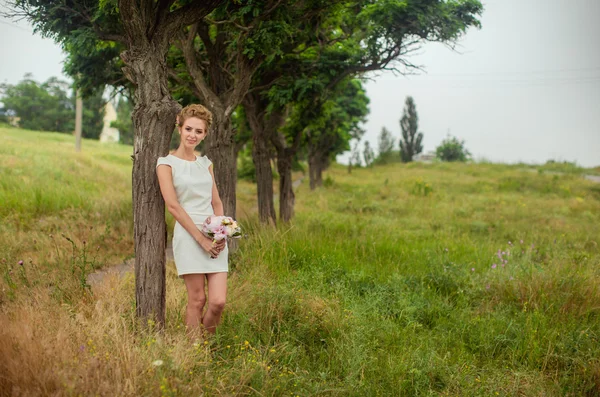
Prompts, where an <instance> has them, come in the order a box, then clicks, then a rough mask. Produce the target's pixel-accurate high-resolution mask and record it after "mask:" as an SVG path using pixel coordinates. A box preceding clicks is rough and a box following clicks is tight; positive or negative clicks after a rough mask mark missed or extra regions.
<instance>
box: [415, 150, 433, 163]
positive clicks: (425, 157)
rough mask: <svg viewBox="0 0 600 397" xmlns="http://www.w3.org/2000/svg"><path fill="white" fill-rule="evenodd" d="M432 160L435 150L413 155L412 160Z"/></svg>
mask: <svg viewBox="0 0 600 397" xmlns="http://www.w3.org/2000/svg"><path fill="white" fill-rule="evenodd" d="M433 160H435V152H427V153H419V154H416V155H414V156H413V161H420V162H422V163H431V162H432V161H433Z"/></svg>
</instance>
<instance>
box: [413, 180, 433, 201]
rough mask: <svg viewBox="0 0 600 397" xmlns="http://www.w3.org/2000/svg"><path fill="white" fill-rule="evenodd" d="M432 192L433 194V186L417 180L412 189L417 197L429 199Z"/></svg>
mask: <svg viewBox="0 0 600 397" xmlns="http://www.w3.org/2000/svg"><path fill="white" fill-rule="evenodd" d="M432 192H433V188H432V187H431V185H430V184H429V183H428V182H425V181H424V180H422V179H417V180H416V181H415V182H414V184H413V187H412V189H411V193H412V194H414V195H415V196H423V197H427V196H429V195H430V194H431V193H432Z"/></svg>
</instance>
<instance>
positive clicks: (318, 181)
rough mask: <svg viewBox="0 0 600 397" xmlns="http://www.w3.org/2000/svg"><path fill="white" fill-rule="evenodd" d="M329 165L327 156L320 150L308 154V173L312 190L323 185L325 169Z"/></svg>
mask: <svg viewBox="0 0 600 397" xmlns="http://www.w3.org/2000/svg"><path fill="white" fill-rule="evenodd" d="M326 167H327V158H326V157H325V155H324V154H323V153H321V152H320V151H319V150H317V151H314V152H312V153H310V154H309V155H308V175H309V179H310V190H315V189H316V188H317V187H320V186H323V171H324V170H325V168H326Z"/></svg>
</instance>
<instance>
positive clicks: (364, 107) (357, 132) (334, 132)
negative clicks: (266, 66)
mask: <svg viewBox="0 0 600 397" xmlns="http://www.w3.org/2000/svg"><path fill="white" fill-rule="evenodd" d="M368 104H369V98H368V97H367V95H366V92H365V90H364V88H363V87H362V83H361V81H360V80H358V79H354V80H350V79H346V80H343V81H342V82H340V83H339V84H338V85H337V86H336V87H335V90H333V91H332V92H331V94H330V99H328V100H327V101H325V102H324V103H323V105H322V107H321V109H320V112H318V113H316V114H315V116H316V117H315V118H310V119H308V120H305V121H304V123H305V125H306V129H307V134H306V145H307V146H308V152H309V157H313V158H316V159H317V161H320V162H321V164H323V165H325V166H328V165H329V162H330V161H331V160H333V159H335V156H337V155H338V154H340V153H343V152H345V151H348V150H350V141H351V140H352V139H360V137H361V136H362V135H363V134H364V130H363V129H361V128H360V124H361V123H364V122H365V120H366V116H367V114H368V112H369V107H368ZM303 105H308V106H310V104H309V103H307V102H306V103H303ZM298 121H300V120H298ZM325 168H326V167H325Z"/></svg>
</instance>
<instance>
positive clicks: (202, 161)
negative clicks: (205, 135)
mask: <svg viewBox="0 0 600 397" xmlns="http://www.w3.org/2000/svg"><path fill="white" fill-rule="evenodd" d="M198 161H199V162H200V164H202V165H203V166H205V167H206V168H208V167H210V166H211V164H212V161H210V159H209V158H208V157H207V156H206V155H204V156H202V157H198Z"/></svg>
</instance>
